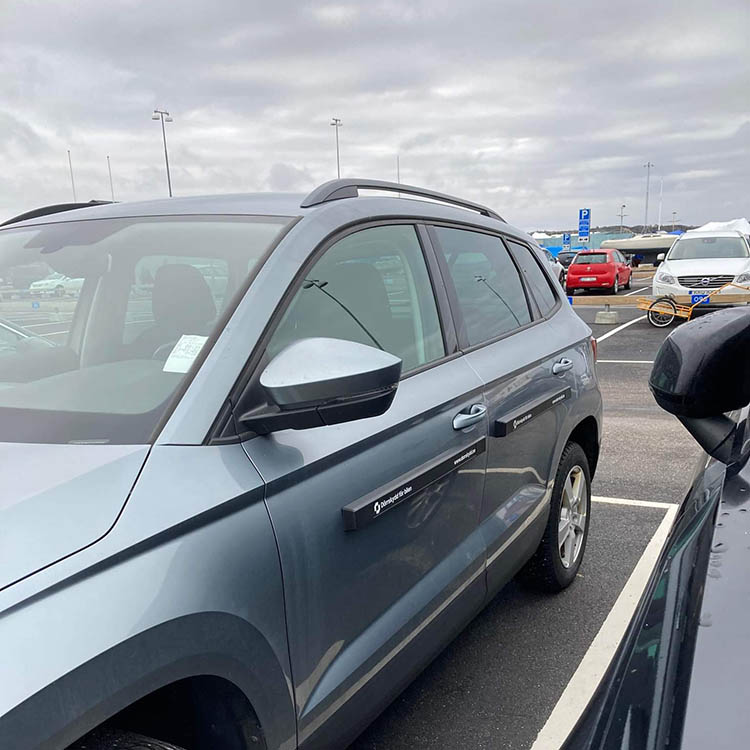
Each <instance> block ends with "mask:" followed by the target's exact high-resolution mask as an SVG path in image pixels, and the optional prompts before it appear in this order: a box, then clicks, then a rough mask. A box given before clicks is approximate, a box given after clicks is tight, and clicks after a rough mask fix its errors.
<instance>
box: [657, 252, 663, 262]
mask: <svg viewBox="0 0 750 750" xmlns="http://www.w3.org/2000/svg"><path fill="white" fill-rule="evenodd" d="M664 258H665V253H659V254H658V255H657V256H656V260H664Z"/></svg>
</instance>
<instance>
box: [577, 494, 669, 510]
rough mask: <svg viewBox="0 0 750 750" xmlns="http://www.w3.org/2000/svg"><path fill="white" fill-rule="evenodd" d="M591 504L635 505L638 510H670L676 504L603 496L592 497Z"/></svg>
mask: <svg viewBox="0 0 750 750" xmlns="http://www.w3.org/2000/svg"><path fill="white" fill-rule="evenodd" d="M591 502H594V503H610V504H611V505H636V506H638V507H639V508H672V507H676V503H660V502H658V501H656V500H629V499H628V498H625V497H605V496H604V495H592V496H591Z"/></svg>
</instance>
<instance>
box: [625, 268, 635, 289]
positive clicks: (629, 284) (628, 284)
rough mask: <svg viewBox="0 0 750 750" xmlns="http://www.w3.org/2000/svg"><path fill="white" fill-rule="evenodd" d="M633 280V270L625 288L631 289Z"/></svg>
mask: <svg viewBox="0 0 750 750" xmlns="http://www.w3.org/2000/svg"><path fill="white" fill-rule="evenodd" d="M632 281H633V274H632V272H631V274H630V275H629V276H628V280H627V283H626V284H625V287H624V288H625V289H627V290H630V287H631V282H632Z"/></svg>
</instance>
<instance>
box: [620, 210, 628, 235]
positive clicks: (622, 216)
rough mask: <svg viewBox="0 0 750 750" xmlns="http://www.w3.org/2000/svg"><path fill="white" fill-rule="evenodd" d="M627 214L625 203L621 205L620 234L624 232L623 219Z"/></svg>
mask: <svg viewBox="0 0 750 750" xmlns="http://www.w3.org/2000/svg"><path fill="white" fill-rule="evenodd" d="M626 216H627V214H626V213H625V204H624V203H623V204H622V205H621V206H620V234H623V231H624V227H625V224H624V223H623V220H624V219H625V217H626Z"/></svg>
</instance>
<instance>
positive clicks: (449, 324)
mask: <svg viewBox="0 0 750 750" xmlns="http://www.w3.org/2000/svg"><path fill="white" fill-rule="evenodd" d="M399 225H407V226H411V227H412V228H413V229H414V234H415V236H416V239H417V242H418V243H419V246H420V249H421V250H422V259H423V260H424V264H425V267H426V269H427V275H428V278H429V279H430V285H431V289H432V294H433V299H434V300H435V307H436V310H437V315H438V323H439V325H440V331H441V335H442V338H443V350H444V351H445V354H444V355H443V356H442V357H439V358H437V359H434V360H432V361H431V362H426V363H425V364H424V365H421V366H420V367H415V368H414V369H413V370H410V371H409V372H407V373H402V375H401V378H400V380H399V382H400V381H402V380H405V379H406V378H410V377H413V376H414V375H419V374H420V373H423V372H426V371H427V370H430V369H432V368H433V367H437V366H439V365H441V364H443V363H445V362H448V361H450V360H452V359H455V358H456V357H460V356H461V354H462V352H461V351H460V348H459V347H458V344H457V343H456V344H455V350H454V351H449V343H450V342H451V341H452V340H455V341H457V337H456V331H455V328H454V324H453V318H452V316H450V317H447V318H446V317H445V315H446V308H445V305H444V301H443V304H441V298H443V295H441V292H440V291H439V290H440V289H441V288H442V292H443V294H444V293H445V286H444V284H443V279H442V276H441V275H439V273H437V274H436V270H439V269H436V262H435V259H434V256H433V255H431V253H434V250H433V249H432V247H431V246H430V245H429V243H426V242H425V239H426V235H425V233H424V232H422V231H420V226H423V225H424V219H419V218H416V217H404V216H398V217H393V218H384V219H376V220H373V219H365V220H362V221H357V222H352V223H350V224H346V225H344V226H341V227H339V228H338V229H336V230H335V231H334V232H331V233H330V234H328V235H327V236H326V237H324V238H323V239H322V240H321V241H320V242H319V243H318V244H317V245H316V246H315V247H314V249H313V250H312V251H311V252H310V253H309V255H308V256H307V258H306V260H305V262H304V263H302V264H301V265H300V267H299V269H298V270H297V272H296V273H295V275H294V279H293V280H292V282H291V283H290V284H289V285H288V286H287V288H286V289H285V290H284V293H283V295H282V297H281V299H280V300H279V302H278V303H277V305H276V307H275V309H274V311H273V313H272V314H271V315H270V317H269V319H268V322H267V323H266V326H265V328H264V329H263V333H262V334H261V336H260V338H259V339H258V341H257V342H256V344H255V346H254V347H253V350H252V351H251V352H250V354H249V356H248V358H247V361H246V363H245V366H244V367H243V368H242V371H241V372H240V375H239V377H238V378H237V380H236V381H235V384H234V386H233V387H232V389H231V390H230V392H229V394H228V395H227V398H226V399H225V401H224V404H223V406H222V407H221V409H220V410H219V412H218V414H217V415H216V419H215V420H214V423H213V424H212V425H211V429H210V430H209V432H208V434H207V436H206V438H205V440H204V444H214V443H220V444H225V443H232V442H244V441H245V440H248V439H249V438H250V437H252V436H254V435H255V433H254V432H252V431H247V432H242V431H240V429H239V424H237V423H235V422H234V419H233V414H234V411H235V406H236V405H238V404H240V403H241V402H242V401H245V400H246V399H247V398H248V397H249V394H251V393H252V391H253V390H254V389H255V388H256V384H257V381H258V379H259V377H260V372H261V370H260V368H261V366H262V365H263V362H264V355H265V352H266V348H267V346H268V342H269V341H270V339H271V337H272V336H273V334H274V332H275V331H276V329H277V328H278V325H279V323H280V322H281V320H282V319H283V317H284V314H285V313H286V311H287V309H288V307H289V305H290V304H291V302H292V300H293V299H294V296H295V295H296V294H297V292H298V291H299V289H300V287H301V286H302V284H303V282H304V279H305V276H306V275H307V273H308V271H309V270H310V268H312V267H313V266H314V265H315V264H316V263H317V262H318V260H319V259H320V258H321V257H322V256H323V255H324V254H325V253H326V252H327V251H328V250H329V249H330V248H331V247H332V246H333V245H335V244H336V243H337V242H339V241H340V240H343V239H344V238H346V237H348V236H350V235H352V234H356V233H357V232H361V231H364V230H366V229H374V228H377V227H389V226H399ZM431 259H432V260H431ZM245 291H247V290H245ZM447 312H448V313H450V310H449V309H448V310H447ZM230 423H231V432H232V434H231V435H228V434H226V433H227V428H228V427H229V425H230Z"/></svg>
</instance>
